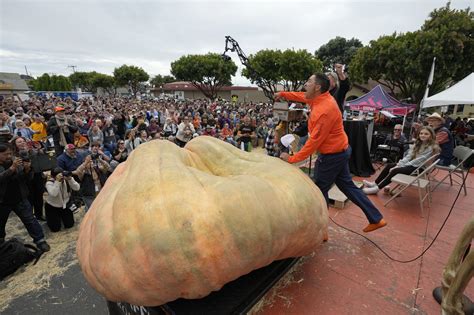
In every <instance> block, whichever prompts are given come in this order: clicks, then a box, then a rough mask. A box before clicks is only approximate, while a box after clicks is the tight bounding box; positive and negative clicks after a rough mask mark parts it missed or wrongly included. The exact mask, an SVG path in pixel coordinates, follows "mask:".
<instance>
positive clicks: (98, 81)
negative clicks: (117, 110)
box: [91, 73, 117, 96]
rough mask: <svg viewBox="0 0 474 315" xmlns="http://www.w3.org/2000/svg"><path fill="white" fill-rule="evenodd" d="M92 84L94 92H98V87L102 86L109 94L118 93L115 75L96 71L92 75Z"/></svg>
mask: <svg viewBox="0 0 474 315" xmlns="http://www.w3.org/2000/svg"><path fill="white" fill-rule="evenodd" d="M91 84H92V87H93V90H94V93H95V92H97V89H98V88H102V89H104V91H106V92H107V93H108V94H109V95H113V96H115V94H117V82H116V80H115V78H114V77H113V76H110V75H107V74H102V73H95V74H94V75H93V76H92V77H91Z"/></svg>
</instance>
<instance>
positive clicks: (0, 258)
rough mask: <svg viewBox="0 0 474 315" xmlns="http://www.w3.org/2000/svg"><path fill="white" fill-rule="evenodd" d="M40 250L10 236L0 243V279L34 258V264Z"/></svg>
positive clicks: (39, 254)
mask: <svg viewBox="0 0 474 315" xmlns="http://www.w3.org/2000/svg"><path fill="white" fill-rule="evenodd" d="M41 255H42V252H41V251H40V250H39V249H37V248H36V247H34V246H33V245H30V244H23V243H22V242H21V241H19V240H17V239H16V238H12V239H10V240H8V241H5V242H3V243H1V244H0V280H3V279H4V278H5V277H6V276H8V275H11V274H12V273H14V272H15V271H16V270H17V269H18V268H20V267H21V266H23V265H24V264H27V263H29V262H30V261H32V260H34V261H35V262H34V263H33V265H35V264H36V263H37V262H38V260H39V259H40V257H41Z"/></svg>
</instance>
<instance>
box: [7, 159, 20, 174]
mask: <svg viewBox="0 0 474 315" xmlns="http://www.w3.org/2000/svg"><path fill="white" fill-rule="evenodd" d="M22 164H23V161H22V160H21V159H20V158H15V159H14V160H13V163H12V165H11V166H10V169H11V170H12V171H13V172H16V171H17V169H18V166H20V165H22Z"/></svg>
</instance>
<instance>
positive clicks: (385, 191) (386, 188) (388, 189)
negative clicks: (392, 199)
mask: <svg viewBox="0 0 474 315" xmlns="http://www.w3.org/2000/svg"><path fill="white" fill-rule="evenodd" d="M383 192H384V193H385V194H386V195H389V194H390V186H385V187H384V188H383Z"/></svg>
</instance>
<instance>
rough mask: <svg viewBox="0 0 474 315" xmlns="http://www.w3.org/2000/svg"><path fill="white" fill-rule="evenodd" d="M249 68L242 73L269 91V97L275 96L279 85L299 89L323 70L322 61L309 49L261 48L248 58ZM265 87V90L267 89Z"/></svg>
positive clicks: (286, 88)
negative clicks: (313, 75)
mask: <svg viewBox="0 0 474 315" xmlns="http://www.w3.org/2000/svg"><path fill="white" fill-rule="evenodd" d="M248 63H249V66H250V67H249V68H245V69H243V71H242V75H243V76H245V77H246V78H248V79H249V80H250V81H251V82H252V83H256V84H257V85H259V86H260V87H261V88H262V89H264V87H265V89H266V90H267V91H268V93H266V94H268V95H266V96H267V97H268V98H270V99H272V98H273V93H276V92H277V86H278V85H283V87H284V89H285V90H298V89H299V88H301V87H302V86H303V84H304V83H305V82H306V80H307V79H308V77H310V76H311V75H312V74H314V73H315V72H318V71H321V70H322V63H321V61H320V60H318V59H317V58H315V57H314V56H313V55H312V54H310V53H309V52H308V51H307V50H304V49H302V50H297V51H295V50H292V49H287V50H285V51H281V50H270V49H265V50H260V51H259V52H257V53H256V54H255V55H250V56H249V58H248ZM265 89H264V90H265Z"/></svg>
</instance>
